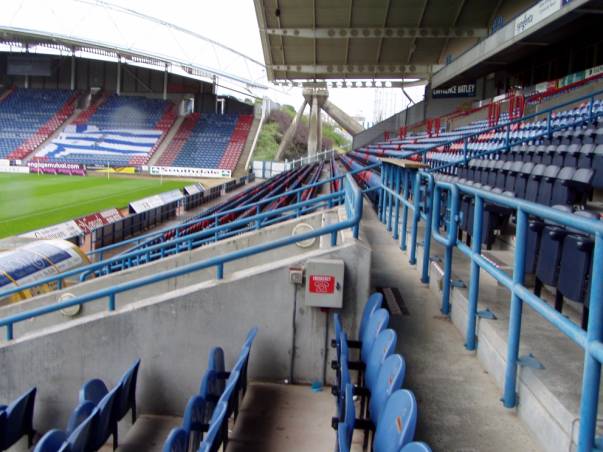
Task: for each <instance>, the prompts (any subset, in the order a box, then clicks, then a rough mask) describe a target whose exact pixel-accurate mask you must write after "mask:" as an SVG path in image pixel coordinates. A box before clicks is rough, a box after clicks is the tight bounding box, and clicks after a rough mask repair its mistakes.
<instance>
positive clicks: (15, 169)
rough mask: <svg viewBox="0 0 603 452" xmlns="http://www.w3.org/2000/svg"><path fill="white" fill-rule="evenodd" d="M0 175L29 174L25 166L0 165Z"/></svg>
mask: <svg viewBox="0 0 603 452" xmlns="http://www.w3.org/2000/svg"><path fill="white" fill-rule="evenodd" d="M0 173H20V174H27V173H29V167H27V166H3V165H1V164H0Z"/></svg>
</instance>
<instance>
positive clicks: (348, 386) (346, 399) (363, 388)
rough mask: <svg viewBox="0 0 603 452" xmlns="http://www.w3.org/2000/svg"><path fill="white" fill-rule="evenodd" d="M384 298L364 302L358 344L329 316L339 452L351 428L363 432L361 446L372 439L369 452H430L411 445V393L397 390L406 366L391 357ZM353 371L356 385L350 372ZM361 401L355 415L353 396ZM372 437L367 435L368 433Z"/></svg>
mask: <svg viewBox="0 0 603 452" xmlns="http://www.w3.org/2000/svg"><path fill="white" fill-rule="evenodd" d="M382 304H383V296H382V295H381V294H380V293H374V294H372V295H371V296H370V297H369V299H368V301H367V303H366V304H365V307H364V311H363V314H362V318H361V322H360V327H359V335H358V337H359V340H356V341H353V340H349V339H348V337H347V334H346V332H345V330H344V329H343V326H342V323H341V319H340V317H339V315H338V314H335V315H334V325H335V339H334V340H333V341H332V346H334V347H335V348H336V356H337V359H336V360H335V361H334V362H333V363H332V367H333V368H335V369H336V370H337V385H336V386H335V387H334V388H333V393H334V395H335V396H336V406H337V416H336V417H335V418H334V419H333V421H332V422H333V427H335V428H336V429H337V447H336V450H338V451H339V452H349V451H350V448H351V444H352V438H353V433H354V430H356V429H357V430H364V435H365V436H364V445H365V446H366V445H367V443H368V437H369V436H372V440H371V444H372V447H371V450H373V451H374V452H402V451H404V452H412V451H423V452H429V451H430V450H431V449H430V448H429V446H427V445H426V444H424V443H417V442H413V438H414V435H415V428H416V423H417V402H416V400H415V397H414V395H413V393H412V392H411V391H408V390H406V389H402V386H403V383H404V377H405V373H406V364H405V362H404V359H403V358H402V356H400V355H398V354H394V351H395V348H396V342H397V336H396V333H395V332H394V330H392V329H388V328H387V327H388V323H389V313H388V311H387V310H385V309H383V308H382ZM352 348H355V349H358V350H359V353H358V358H359V359H358V360H354V361H352V360H351V359H350V358H351V357H350V349H352ZM351 370H356V371H357V372H358V377H357V383H356V385H353V384H352V381H351V376H350V371H351ZM355 397H359V398H360V417H356V406H355V401H354V398H355ZM371 433H372V435H371Z"/></svg>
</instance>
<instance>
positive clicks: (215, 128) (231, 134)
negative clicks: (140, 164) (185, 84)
mask: <svg viewBox="0 0 603 452" xmlns="http://www.w3.org/2000/svg"><path fill="white" fill-rule="evenodd" d="M252 121H253V117H252V116H249V115H237V114H225V115H218V114H205V113H204V114H202V115H199V114H197V113H193V114H192V115H190V116H188V117H187V118H186V119H185V120H184V121H183V123H182V125H181V126H180V129H179V130H178V132H177V134H176V136H175V137H174V140H172V143H170V145H169V146H168V148H167V149H166V151H165V152H164V154H163V155H162V156H161V157H160V159H159V161H158V165H161V166H180V167H187V168H221V169H229V170H234V168H235V166H236V164H237V162H238V160H239V157H240V156H241V153H242V152H243V147H244V145H245V141H246V140H247V136H248V135H249V130H250V128H251V123H252Z"/></svg>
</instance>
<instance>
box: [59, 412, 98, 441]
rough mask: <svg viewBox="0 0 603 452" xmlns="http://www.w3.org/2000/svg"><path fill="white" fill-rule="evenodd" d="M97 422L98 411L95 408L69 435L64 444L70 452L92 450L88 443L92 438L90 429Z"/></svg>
mask: <svg viewBox="0 0 603 452" xmlns="http://www.w3.org/2000/svg"><path fill="white" fill-rule="evenodd" d="M97 420H98V409H96V408H95V409H93V411H92V413H91V414H90V415H89V416H88V417H87V418H86V419H84V420H83V421H82V422H81V424H80V425H78V426H77V427H76V428H75V430H73V432H71V433H70V434H69V436H68V437H67V440H66V441H65V444H67V445H68V446H69V451H70V452H89V451H90V450H94V449H92V448H91V447H90V441H91V438H92V428H93V426H94V423H95V422H97Z"/></svg>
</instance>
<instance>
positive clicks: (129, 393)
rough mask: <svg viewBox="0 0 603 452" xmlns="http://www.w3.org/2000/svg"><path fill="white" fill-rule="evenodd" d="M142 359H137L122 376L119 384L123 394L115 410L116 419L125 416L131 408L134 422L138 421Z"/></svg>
mask: <svg viewBox="0 0 603 452" xmlns="http://www.w3.org/2000/svg"><path fill="white" fill-rule="evenodd" d="M139 367H140V359H138V360H136V361H135V362H134V364H133V365H132V367H130V368H129V369H128V370H127V371H126V372H125V373H124V375H123V376H122V377H121V380H120V381H119V383H118V385H119V386H120V387H121V394H120V396H119V398H118V402H117V404H116V405H115V406H116V407H117V408H116V410H114V413H115V416H116V420H117V421H119V420H121V419H123V418H124V416H125V415H126V413H127V412H128V411H129V410H132V424H133V423H134V422H135V421H136V382H137V379H138V369H139Z"/></svg>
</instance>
